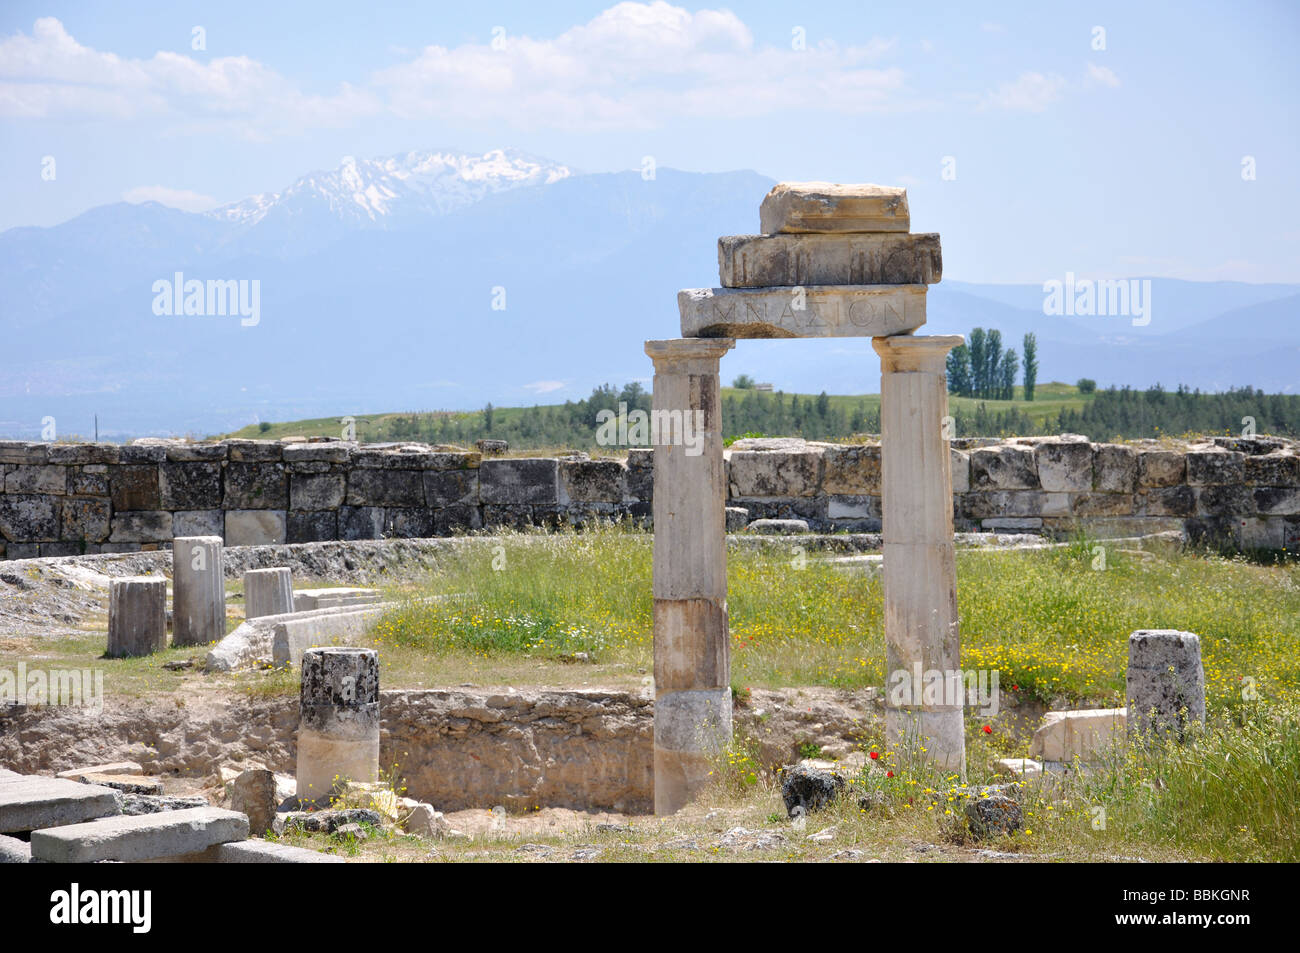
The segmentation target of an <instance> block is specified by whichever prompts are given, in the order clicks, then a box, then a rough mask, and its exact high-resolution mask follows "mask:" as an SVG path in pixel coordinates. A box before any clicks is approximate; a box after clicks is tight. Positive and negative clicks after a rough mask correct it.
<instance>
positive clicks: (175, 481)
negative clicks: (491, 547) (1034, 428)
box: [0, 437, 1300, 559]
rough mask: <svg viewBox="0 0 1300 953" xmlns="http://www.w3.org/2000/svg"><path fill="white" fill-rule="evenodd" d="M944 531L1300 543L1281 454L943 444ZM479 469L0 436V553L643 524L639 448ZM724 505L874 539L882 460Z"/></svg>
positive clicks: (748, 466) (819, 456) (644, 459)
mask: <svg viewBox="0 0 1300 953" xmlns="http://www.w3.org/2000/svg"><path fill="white" fill-rule="evenodd" d="M952 447H953V450H952V458H953V501H954V503H953V507H954V508H953V512H954V517H955V520H956V526H957V528H958V529H964V530H978V529H985V530H990V529H991V530H1020V531H1024V530H1043V531H1048V532H1069V531H1071V530H1072V529H1073V528H1074V527H1076V526H1084V527H1086V528H1087V529H1089V530H1090V531H1091V532H1095V533H1098V534H1100V535H1128V534H1132V533H1137V532H1154V531H1161V530H1167V529H1180V530H1186V531H1187V532H1189V534H1190V535H1191V536H1192V537H1193V538H1198V539H1199V538H1209V539H1212V540H1216V541H1224V542H1229V543H1234V544H1236V545H1238V546H1242V547H1250V548H1270V549H1282V548H1289V549H1296V548H1300V454H1298V452H1297V445H1296V444H1295V443H1294V442H1287V441H1282V440H1277V439H1273V438H1254V439H1244V438H1228V437H1215V438H1211V439H1208V440H1206V441H1203V442H1197V443H1192V444H1175V443H1172V442H1161V443H1156V442H1155V441H1146V442H1134V443H1130V444H1120V445H1116V444H1096V443H1090V442H1089V441H1087V440H1086V439H1084V438H1082V437H1050V438H1040V437H1035V438H1017V439H1011V440H1006V441H997V440H978V439H974V440H973V439H964V440H954V441H953V442H952ZM583 456H584V455H573V456H570V457H566V458H561V459H552V458H519V459H513V458H512V459H505V458H487V459H484V458H483V457H482V456H481V455H480V454H479V453H477V452H466V451H463V450H456V449H447V448H435V447H429V446H425V445H418V444H391V445H362V446H358V445H356V444H350V443H342V442H338V441H331V442H319V443H315V442H285V443H281V442H277V441H262V440H227V441H222V442H220V443H209V444H188V443H182V442H155V443H150V444H145V445H133V446H118V445H114V444H93V443H83V444H46V443H26V442H19V441H0V489H2V492H0V558H8V559H18V558H30V557H33V556H68V555H78V554H81V553H94V552H129V551H135V550H141V549H146V550H147V549H157V548H164V547H165V546H166V545H167V544H168V543H169V542H170V541H171V539H172V538H173V537H174V536H197V535H209V534H210V535H220V536H224V537H225V540H226V543H227V545H230V546H241V545H261V544H273V543H285V542H288V543H300V542H314V541H322V540H334V539H343V540H356V539H379V538H383V537H431V536H448V535H453V534H456V533H462V532H466V531H470V530H477V529H491V528H495V527H520V526H525V525H557V524H573V525H581V524H582V523H584V522H587V521H589V520H592V519H594V518H617V517H621V516H631V517H634V518H638V519H645V520H648V519H649V517H650V513H651V506H650V501H651V491H652V486H653V462H654V457H653V452H652V451H651V450H648V449H633V450H631V451H629V452H628V455H627V460H626V461H623V460H588V459H584V458H583ZM727 485H728V497H729V499H728V505H729V506H732V507H740V508H743V509H744V510H745V511H747V513H748V517H749V519H759V518H770V517H793V518H799V519H805V520H807V521H808V523H809V525H810V527H811V528H813V529H816V530H831V531H833V530H852V531H859V532H874V531H878V530H879V529H880V518H881V500H880V447H879V445H873V444H862V445H836V444H819V443H810V442H804V441H801V440H757V441H755V440H748V441H739V442H737V443H736V444H735V445H734V446H733V447H732V449H730V450H729V451H727Z"/></svg>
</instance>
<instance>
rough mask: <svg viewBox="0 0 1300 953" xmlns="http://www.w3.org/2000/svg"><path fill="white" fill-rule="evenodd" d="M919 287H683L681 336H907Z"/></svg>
mask: <svg viewBox="0 0 1300 953" xmlns="http://www.w3.org/2000/svg"><path fill="white" fill-rule="evenodd" d="M925 290H926V286H925V285H810V286H808V287H806V288H804V287H798V288H763V289H743V288H687V289H684V290H682V291H679V292H677V308H678V311H679V312H680V314H681V328H682V337H684V338H695V337H706V338H718V337H722V338H800V337H811V338H827V337H878V336H879V337H883V336H889V335H894V334H907V333H910V332H911V331H914V330H916V329H917V328H919V327H920V326H921V325H923V324H925Z"/></svg>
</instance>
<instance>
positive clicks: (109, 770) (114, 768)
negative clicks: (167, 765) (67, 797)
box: [0, 761, 144, 781]
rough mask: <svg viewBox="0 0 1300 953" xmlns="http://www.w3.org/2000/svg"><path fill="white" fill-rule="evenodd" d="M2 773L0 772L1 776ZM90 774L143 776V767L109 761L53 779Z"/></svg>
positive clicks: (128, 762)
mask: <svg viewBox="0 0 1300 953" xmlns="http://www.w3.org/2000/svg"><path fill="white" fill-rule="evenodd" d="M2 773H3V772H0V774H2ZM90 774H144V766H143V765H141V764H140V763H139V762H137V761H110V762H108V763H107V764H91V765H86V766H85V767H81V768H69V769H68V770H67V771H60V772H59V773H58V774H57V775H55V777H59V778H67V779H68V780H70V781H80V780H81V779H82V778H84V777H86V776H87V775H90Z"/></svg>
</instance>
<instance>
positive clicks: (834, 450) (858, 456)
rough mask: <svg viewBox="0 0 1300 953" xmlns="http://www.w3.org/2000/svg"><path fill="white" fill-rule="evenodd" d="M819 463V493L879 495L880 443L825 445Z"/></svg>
mask: <svg viewBox="0 0 1300 953" xmlns="http://www.w3.org/2000/svg"><path fill="white" fill-rule="evenodd" d="M733 457H734V452H733ZM822 466H823V473H822V483H821V487H822V492H824V493H827V494H839V495H846V496H863V495H871V496H879V495H880V447H879V446H871V445H865V444H864V445H862V446H832V447H826V448H825V449H824V450H823V451H822Z"/></svg>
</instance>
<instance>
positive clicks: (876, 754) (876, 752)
mask: <svg viewBox="0 0 1300 953" xmlns="http://www.w3.org/2000/svg"><path fill="white" fill-rule="evenodd" d="M879 757H880V752H879V751H873V752H871V760H872V761H875V760H876V759H877V758H879Z"/></svg>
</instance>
